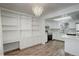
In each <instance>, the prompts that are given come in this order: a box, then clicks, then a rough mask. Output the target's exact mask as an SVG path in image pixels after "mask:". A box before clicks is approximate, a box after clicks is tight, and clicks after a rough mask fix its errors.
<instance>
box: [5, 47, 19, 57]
mask: <svg viewBox="0 0 79 59" xmlns="http://www.w3.org/2000/svg"><path fill="white" fill-rule="evenodd" d="M16 50H20V48H17V49H13V50H10V51H6V52H4V55H5V54H7V53H10V52H13V51H16Z"/></svg>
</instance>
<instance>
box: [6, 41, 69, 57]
mask: <svg viewBox="0 0 79 59" xmlns="http://www.w3.org/2000/svg"><path fill="white" fill-rule="evenodd" d="M67 55H69V54H66V56H67ZM5 56H65V52H64V42H62V41H56V40H54V41H49V42H48V43H46V44H45V45H42V44H40V45H36V46H33V47H30V48H26V49H23V50H16V51H12V52H9V53H6V54H5ZM70 56H71V55H70Z"/></svg>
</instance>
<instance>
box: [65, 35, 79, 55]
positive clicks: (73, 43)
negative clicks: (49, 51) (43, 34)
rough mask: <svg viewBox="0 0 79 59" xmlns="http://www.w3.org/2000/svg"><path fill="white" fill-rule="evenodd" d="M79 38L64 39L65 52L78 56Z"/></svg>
mask: <svg viewBox="0 0 79 59" xmlns="http://www.w3.org/2000/svg"><path fill="white" fill-rule="evenodd" d="M78 45H79V37H77V36H69V37H68V38H65V52H67V53H70V54H72V55H76V56H79V47H78Z"/></svg>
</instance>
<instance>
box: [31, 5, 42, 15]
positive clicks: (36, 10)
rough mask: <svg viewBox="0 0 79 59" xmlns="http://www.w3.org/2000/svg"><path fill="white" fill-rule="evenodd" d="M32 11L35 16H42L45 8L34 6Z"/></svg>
mask: <svg viewBox="0 0 79 59" xmlns="http://www.w3.org/2000/svg"><path fill="white" fill-rule="evenodd" d="M32 11H33V13H34V14H35V16H41V14H42V12H43V7H41V6H34V7H32Z"/></svg>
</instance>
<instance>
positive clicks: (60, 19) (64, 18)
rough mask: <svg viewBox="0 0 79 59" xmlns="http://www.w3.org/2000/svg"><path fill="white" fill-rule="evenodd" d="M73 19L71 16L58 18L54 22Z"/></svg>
mask: <svg viewBox="0 0 79 59" xmlns="http://www.w3.org/2000/svg"><path fill="white" fill-rule="evenodd" d="M71 18H72V17H71V16H66V17H61V18H57V19H53V20H55V21H62V20H69V19H71Z"/></svg>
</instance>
